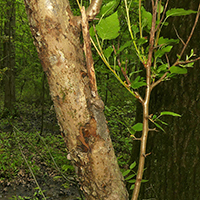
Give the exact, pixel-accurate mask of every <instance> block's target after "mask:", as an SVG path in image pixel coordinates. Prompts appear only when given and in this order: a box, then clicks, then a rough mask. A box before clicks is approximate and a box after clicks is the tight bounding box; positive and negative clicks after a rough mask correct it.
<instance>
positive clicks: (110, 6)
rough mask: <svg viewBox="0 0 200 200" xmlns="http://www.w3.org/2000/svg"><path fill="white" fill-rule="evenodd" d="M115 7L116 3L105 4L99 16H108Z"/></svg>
mask: <svg viewBox="0 0 200 200" xmlns="http://www.w3.org/2000/svg"><path fill="white" fill-rule="evenodd" d="M116 5H117V1H110V2H108V3H107V4H105V5H103V6H102V8H101V11H100V15H109V14H111V13H112V12H113V10H114V9H115V7H116Z"/></svg>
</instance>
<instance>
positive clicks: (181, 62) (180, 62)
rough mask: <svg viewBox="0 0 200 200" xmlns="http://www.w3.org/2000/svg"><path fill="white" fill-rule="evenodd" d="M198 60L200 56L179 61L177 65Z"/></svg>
mask: <svg viewBox="0 0 200 200" xmlns="http://www.w3.org/2000/svg"><path fill="white" fill-rule="evenodd" d="M197 60H200V57H198V58H195V59H192V60H186V61H179V62H178V63H177V65H184V64H188V63H192V62H196V61H197Z"/></svg>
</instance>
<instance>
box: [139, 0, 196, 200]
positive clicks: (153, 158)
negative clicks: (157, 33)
mask: <svg viewBox="0 0 200 200" xmlns="http://www.w3.org/2000/svg"><path fill="white" fill-rule="evenodd" d="M198 4H199V1H198V0H195V1H186V0H181V1H180V0H174V1H170V5H169V6H170V7H176V8H178V7H183V8H185V9H194V10H197V8H198ZM194 19H195V15H191V16H186V17H177V18H174V19H171V22H172V23H173V24H174V25H175V27H176V29H177V30H178V32H179V35H180V37H181V38H182V39H183V40H184V41H186V38H187V37H188V36H189V34H190V31H191V28H192V25H193V23H194ZM199 29H200V23H199V22H198V26H197V28H196V30H195V33H194V36H193V37H192V40H191V42H190V43H189V48H193V49H194V52H195V53H196V54H197V56H199V55H200V48H199V47H200V42H199ZM164 37H170V38H176V34H175V31H174V29H173V27H168V29H167V30H165V31H164ZM181 48H182V45H181V43H180V44H179V45H177V46H176V47H175V48H174V51H173V54H172V55H170V56H169V57H170V58H171V59H172V60H173V61H172V62H171V63H173V62H174V61H175V59H176V54H177V53H180V51H181ZM187 53H190V52H189V51H187ZM199 66H200V62H199V61H198V63H196V64H195V68H194V69H189V70H188V74H186V75H180V76H177V78H175V79H173V80H170V81H167V82H165V83H161V84H160V85H159V86H158V87H157V88H155V89H154V91H153V93H152V101H151V105H152V106H151V111H150V114H151V113H153V114H159V112H160V111H164V110H165V111H174V112H176V113H179V114H181V115H182V117H181V118H174V117H165V118H164V117H163V118H162V119H163V120H164V121H166V122H168V124H169V126H164V127H163V128H164V129H165V131H166V133H163V132H161V131H160V132H158V133H157V132H151V133H150V134H149V139H148V148H147V152H151V155H150V156H148V157H147V159H146V167H147V170H146V171H145V172H144V175H145V176H144V178H145V179H148V180H149V182H148V183H145V184H143V186H142V191H141V195H140V199H149V198H151V199H154V198H155V199H159V200H183V199H187V200H197V199H199V198H200V195H199V194H200V188H199V185H200V178H199V177H200V168H199V165H200V159H199V158H200V149H199V144H200V135H199V131H200V125H199V120H200V112H199V109H200V84H199V80H200V68H199ZM138 115H141V114H140V113H139V112H138Z"/></svg>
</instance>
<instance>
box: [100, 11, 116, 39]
mask: <svg viewBox="0 0 200 200" xmlns="http://www.w3.org/2000/svg"><path fill="white" fill-rule="evenodd" d="M96 30H97V33H98V35H99V37H100V38H101V39H103V40H112V39H115V38H116V37H118V35H119V30H120V26H119V19H118V14H117V12H115V13H114V14H112V15H110V16H109V17H107V18H105V19H102V20H101V21H100V22H99V24H97V25H96Z"/></svg>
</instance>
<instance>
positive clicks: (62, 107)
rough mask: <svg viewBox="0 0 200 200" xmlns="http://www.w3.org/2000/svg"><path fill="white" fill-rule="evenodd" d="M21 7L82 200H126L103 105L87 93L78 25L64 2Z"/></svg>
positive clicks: (38, 0)
mask: <svg viewBox="0 0 200 200" xmlns="http://www.w3.org/2000/svg"><path fill="white" fill-rule="evenodd" d="M93 2H94V1H93ZM95 2H96V1H95ZM25 5H26V10H27V14H28V17H29V21H30V28H31V31H32V34H33V37H34V38H35V45H36V47H37V51H38V54H39V57H40V59H41V62H42V66H43V69H44V71H45V72H46V75H47V78H48V83H49V87H50V93H51V98H52V100H53V102H54V107H55V111H56V114H57V119H58V122H59V125H60V128H61V131H62V134H63V135H64V139H65V142H66V144H67V147H68V150H69V153H70V156H71V158H72V161H73V164H74V165H75V166H76V167H78V176H79V178H80V183H81V188H82V190H83V191H84V194H85V196H86V199H98V200H100V199H106V200H114V199H116V200H117V199H118V200H125V199H127V198H128V197H127V191H126V189H125V186H124V180H123V177H122V175H121V172H120V170H119V167H118V164H117V160H116V157H115V154H114V150H113V146H112V143H111V139H110V136H109V131H108V128H107V124H106V119H105V116H104V113H103V109H104V105H103V102H102V101H101V99H100V98H99V97H98V95H97V96H96V97H93V96H92V94H91V88H90V87H89V82H90V80H89V77H88V72H87V70H86V66H85V65H86V64H85V58H84V55H83V50H82V45H81V43H80V40H79V36H80V27H79V26H78V24H77V23H76V18H75V17H74V16H73V14H72V12H71V9H70V5H69V2H68V0H54V1H51V0H50V1H43V0H25Z"/></svg>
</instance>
